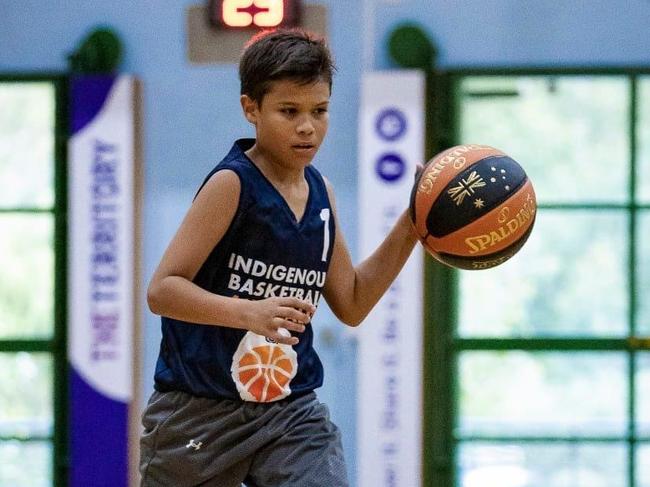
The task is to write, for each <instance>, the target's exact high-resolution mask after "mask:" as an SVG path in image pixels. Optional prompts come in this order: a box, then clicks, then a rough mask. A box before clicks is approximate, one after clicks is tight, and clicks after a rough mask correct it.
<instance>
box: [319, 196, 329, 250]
mask: <svg viewBox="0 0 650 487" xmlns="http://www.w3.org/2000/svg"><path fill="white" fill-rule="evenodd" d="M320 219H321V220H322V221H323V222H325V225H324V228H323V257H321V260H322V261H323V262H327V252H328V251H329V249H330V209H329V208H323V209H322V210H321V211H320Z"/></svg>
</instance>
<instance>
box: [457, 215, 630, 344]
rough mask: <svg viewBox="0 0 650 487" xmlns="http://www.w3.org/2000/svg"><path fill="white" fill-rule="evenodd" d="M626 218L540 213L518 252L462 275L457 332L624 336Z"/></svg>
mask: <svg viewBox="0 0 650 487" xmlns="http://www.w3.org/2000/svg"><path fill="white" fill-rule="evenodd" d="M627 221H628V220H627V217H626V216H625V213H624V212H623V211H614V210H611V211H606V212H598V213H596V212H590V211H582V210H580V211H578V210H576V211H560V210H546V211H544V210H540V211H539V212H538V214H537V221H536V223H535V229H534V230H533V232H532V234H531V237H530V239H529V240H528V242H527V243H526V245H525V246H524V247H523V249H522V250H521V252H519V254H517V255H516V256H515V257H513V258H512V259H511V260H510V261H508V262H506V263H505V264H503V265H501V266H499V267H495V268H494V269H488V270H483V271H480V272H461V273H459V286H460V301H459V303H460V305H459V333H460V335H461V336H465V337H466V336H485V337H495V336H500V337H513V336H516V337H528V336H540V335H545V336H585V335H587V336H614V335H625V334H626V333H627V309H628V303H627V301H628V297H627V294H626V293H627V288H628V286H627V278H626V273H627V244H626V241H627ZM595 300H597V301H598V306H594V301H595Z"/></svg>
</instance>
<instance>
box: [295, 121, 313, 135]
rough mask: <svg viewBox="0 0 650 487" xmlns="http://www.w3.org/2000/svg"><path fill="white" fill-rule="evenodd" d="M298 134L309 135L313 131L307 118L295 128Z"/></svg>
mask: <svg viewBox="0 0 650 487" xmlns="http://www.w3.org/2000/svg"><path fill="white" fill-rule="evenodd" d="M296 131H297V132H298V133H299V134H311V133H312V132H313V131H314V125H313V124H312V123H311V121H310V120H309V119H308V118H306V117H305V118H303V119H302V120H301V121H300V122H299V123H298V126H297V127H296Z"/></svg>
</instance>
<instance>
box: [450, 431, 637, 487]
mask: <svg viewBox="0 0 650 487" xmlns="http://www.w3.org/2000/svg"><path fill="white" fill-rule="evenodd" d="M627 463H628V462H627V449H626V446H625V445H623V444H618V443H616V444H594V443H586V444H585V443H541V444H538V443H536V444H512V443H487V442H473V443H470V444H465V443H461V444H460V448H459V452H458V464H459V469H460V475H459V478H460V485H461V487H492V486H495V487H496V486H498V487H628V484H627V478H626V477H627Z"/></svg>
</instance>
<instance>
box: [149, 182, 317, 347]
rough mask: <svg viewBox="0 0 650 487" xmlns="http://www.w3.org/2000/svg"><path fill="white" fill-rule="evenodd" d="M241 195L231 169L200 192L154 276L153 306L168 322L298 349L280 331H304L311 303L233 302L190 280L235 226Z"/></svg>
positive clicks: (285, 300) (290, 300)
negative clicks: (232, 331)
mask: <svg viewBox="0 0 650 487" xmlns="http://www.w3.org/2000/svg"><path fill="white" fill-rule="evenodd" d="M240 191H241V183H240V181H239V176H237V174H236V173H234V172H233V171H230V170H222V171H219V172H217V173H216V174H215V175H214V176H212V177H211V178H210V180H209V181H208V182H207V183H206V184H205V186H204V187H203V188H202V189H201V191H200V192H199V194H198V195H197V197H196V198H195V200H194V202H193V203H192V206H191V207H190V209H189V211H188V213H187V215H186V216H185V219H184V220H183V222H182V223H181V226H180V227H179V229H178V231H177V232H176V235H174V238H173V239H172V241H171V243H170V244H169V246H168V247H167V250H166V251H165V254H164V255H163V257H162V260H161V261H160V264H159V265H158V268H157V269H156V272H155V273H154V275H153V277H152V278H151V282H150V284H149V288H148V290H147V302H148V304H149V308H150V309H151V311H152V312H154V313H155V314H158V315H163V316H167V317H169V318H175V319H178V320H183V321H188V322H190V323H201V324H208V325H214V324H219V325H223V326H228V327H231V328H241V329H247V330H251V331H254V332H255V333H258V334H260V335H264V336H266V337H269V338H272V339H274V340H276V341H277V342H280V343H286V344H288V345H295V344H296V343H298V339H297V338H295V337H286V336H284V335H282V334H281V332H280V331H279V328H285V329H287V330H292V331H296V332H303V331H304V329H305V327H304V325H303V323H308V322H309V316H308V314H313V313H314V311H315V308H314V307H313V306H312V305H311V304H309V303H307V302H306V301H302V300H299V299H297V298H289V297H287V298H270V299H263V300H259V301H250V300H247V299H236V298H230V297H226V296H220V295H217V294H214V293H211V292H209V291H206V290H205V289H202V288H201V287H199V286H197V285H196V284H194V283H193V282H192V280H193V279H194V277H195V276H196V274H197V272H198V271H199V269H200V268H201V266H202V265H203V263H204V262H205V260H206V259H207V257H208V255H209V254H210V252H212V250H213V249H214V247H215V245H217V243H219V241H220V240H221V239H222V238H223V236H224V235H225V234H226V231H227V230H228V227H229V226H230V224H231V223H232V220H233V218H234V216H235V213H236V212H237V206H238V204H239V195H240ZM301 310H305V312H303V311H301ZM289 319H291V320H294V321H295V322H292V321H289Z"/></svg>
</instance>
